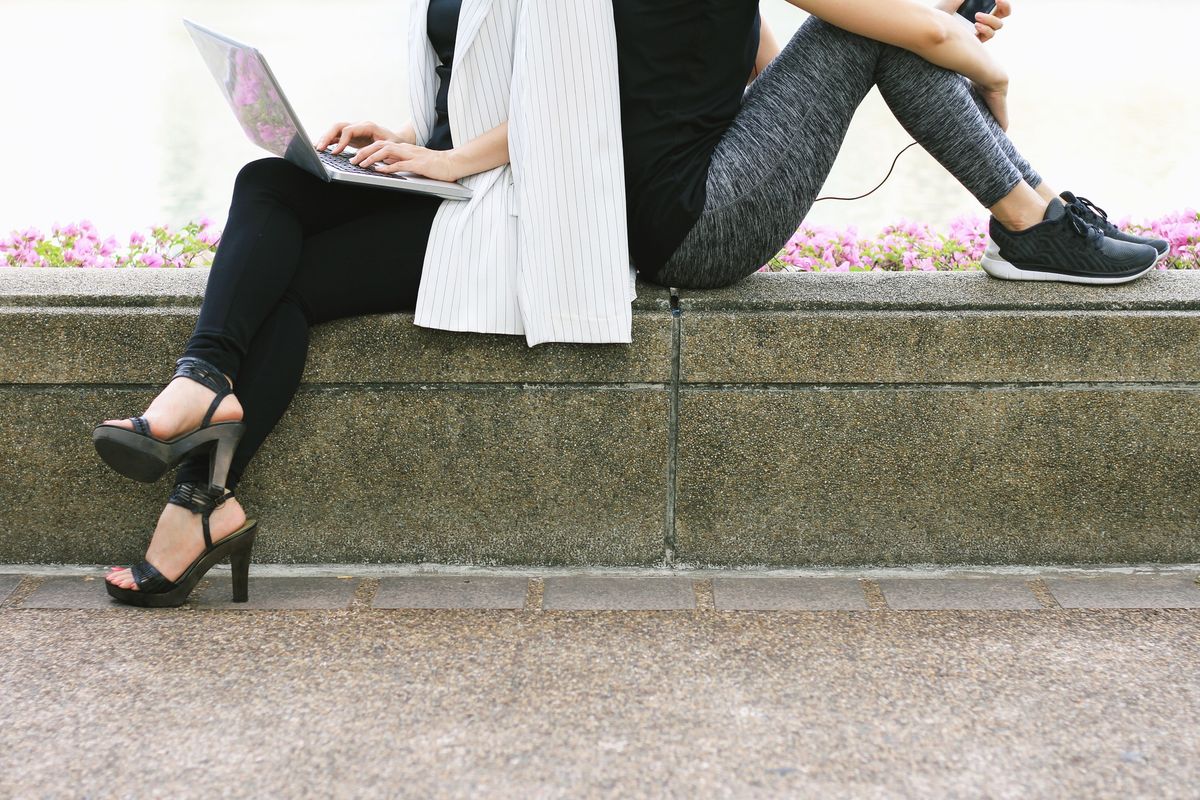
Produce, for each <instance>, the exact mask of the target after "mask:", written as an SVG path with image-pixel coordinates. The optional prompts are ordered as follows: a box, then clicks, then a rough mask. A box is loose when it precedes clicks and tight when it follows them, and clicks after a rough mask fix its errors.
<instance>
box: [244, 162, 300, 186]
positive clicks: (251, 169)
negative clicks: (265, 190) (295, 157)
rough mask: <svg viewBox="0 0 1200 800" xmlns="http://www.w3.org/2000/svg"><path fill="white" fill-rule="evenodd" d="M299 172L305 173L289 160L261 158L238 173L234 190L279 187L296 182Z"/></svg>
mask: <svg viewBox="0 0 1200 800" xmlns="http://www.w3.org/2000/svg"><path fill="white" fill-rule="evenodd" d="M297 172H301V173H303V172H304V171H303V170H301V169H300V168H299V167H297V166H296V165H295V164H293V163H292V162H290V161H288V160H287V159H283V158H278V157H275V156H272V157H269V158H260V159H257V160H255V161H251V162H249V163H248V164H246V165H245V166H243V167H242V168H241V169H240V170H239V171H238V174H237V180H236V181H234V189H235V190H237V189H247V188H251V187H253V188H262V187H264V186H277V185H279V184H281V183H282V182H284V181H287V180H294V179H295V177H296V173H297ZM304 174H307V173H304Z"/></svg>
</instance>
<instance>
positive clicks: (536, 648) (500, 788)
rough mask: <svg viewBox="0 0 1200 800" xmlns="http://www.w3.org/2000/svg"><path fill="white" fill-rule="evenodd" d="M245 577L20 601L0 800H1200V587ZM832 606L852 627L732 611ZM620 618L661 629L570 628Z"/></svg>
mask: <svg viewBox="0 0 1200 800" xmlns="http://www.w3.org/2000/svg"><path fill="white" fill-rule="evenodd" d="M12 569H13V570H15V569H22V568H12ZM253 570H254V571H253V573H252V576H251V586H250V592H251V600H252V604H253V603H258V604H259V605H260V606H261V607H260V608H257V609H255V608H250V609H246V607H245V606H239V607H238V608H239V609H244V610H234V611H230V610H226V609H227V607H228V606H229V604H227V603H226V601H227V600H228V585H227V580H228V578H227V572H225V573H224V574H220V573H218V574H215V575H214V577H213V578H212V580H211V582H210V584H209V586H208V587H206V589H205V591H203V592H201V593H200V594H199V596H198V597H197V598H196V600H195V601H194V602H191V603H189V604H188V605H187V606H185V607H183V608H180V609H165V610H144V609H129V608H125V607H121V606H111V605H102V604H101V605H99V606H98V605H97V604H96V603H95V602H94V600H95V598H96V597H97V596H98V595H99V596H101V597H102V598H103V599H104V600H105V601H107V597H106V596H105V595H103V586H102V585H100V584H99V582H98V580H96V579H95V578H93V579H92V580H90V581H89V580H86V579H84V578H82V577H79V576H72V575H70V574H69V573H70V572H71V570H70V569H67V570H63V569H34V568H24V570H23V571H24V572H25V573H27V574H24V575H21V574H17V575H15V576H14V577H6V576H5V575H3V574H0V597H7V599H6V600H5V601H4V602H3V604H2V605H0V696H2V697H3V698H4V702H3V703H0V796H2V797H161V796H177V797H181V798H190V797H202V796H203V797H209V796H214V795H215V796H228V797H263V796H284V797H381V796H397V797H400V796H403V797H422V798H423V797H479V796H490V797H522V798H528V797H684V796H687V797H695V796H704V797H708V796H713V797H743V796H754V797H798V796H799V797H805V796H818V797H822V798H824V797H856V798H857V797H920V798H928V797H964V796H970V797H977V796H988V797H1068V796H1087V797H1155V798H1160V797H1166V798H1170V797H1180V798H1184V797H1187V798H1192V797H1195V796H1196V789H1195V787H1196V786H1197V785H1200V758H1197V754H1198V753H1200V726H1197V724H1196V719H1197V718H1200V670H1198V669H1197V662H1198V660H1200V610H1197V608H1198V607H1200V603H1197V602H1195V601H1196V597H1197V595H1200V586H1197V585H1196V577H1197V575H1198V574H1200V570H1197V569H1195V568H1190V569H1178V570H1148V571H1106V572H1068V573H1059V572H1049V571H1029V572H1025V573H1021V572H1020V571H1001V572H996V573H987V574H984V573H919V572H912V573H909V572H903V571H895V572H888V573H863V574H861V575H855V574H851V573H845V574H840V573H839V574H825V575H814V574H811V573H805V574H799V573H797V574H787V575H783V576H780V575H779V574H772V575H770V576H764V575H758V574H750V575H747V574H736V575H735V574H731V573H685V574H683V575H680V574H670V575H662V574H618V575H611V574H608V575H605V574H601V575H594V574H592V575H583V574H576V573H552V572H540V571H539V572H534V573H503V572H491V573H488V572H480V571H472V572H469V573H464V574H457V575H442V576H430V575H427V574H421V573H419V572H417V571H415V570H410V571H407V574H390V573H388V572H386V571H381V570H377V569H376V570H371V569H368V568H361V569H358V570H354V569H353V568H346V569H345V571H344V572H343V573H342V574H344V575H347V576H349V577H342V578H339V577H337V574H338V570H307V571H306V570H283V569H275V570H272V569H269V568H259V567H254V568H253ZM10 571H11V570H10ZM2 572H3V570H0V573H2ZM64 573H67V574H64ZM314 573H316V574H314ZM93 574H95V573H94V572H93ZM531 577H532V579H531ZM435 578H436V580H435ZM752 582H757V583H752ZM855 590H857V593H856V591H855ZM1030 597H1032V598H1033V599H1032V601H1031V600H1030ZM439 603H440V604H441V605H451V606H454V608H450V609H440V608H411V606H418V605H436V604H439ZM822 603H823V604H824V605H826V606H830V607H835V609H839V610H784V611H780V610H739V611H735V610H721V609H722V608H729V609H733V608H743V609H744V608H747V607H754V606H764V605H765V606H770V607H772V608H777V609H794V608H797V607H802V608H811V607H812V606H814V605H820V604H822ZM288 604H291V605H290V607H289V605H288ZM39 605H41V606H52V605H57V606H58V607H44V608H42V607H35V606H39ZM479 605H483V606H489V607H488V608H473V607H471V606H479ZM272 606H274V607H276V608H275V609H272V608H271V607H272ZM391 606H395V607H391ZM611 606H617V607H620V608H627V609H628V608H641V609H659V610H607V611H599V610H566V609H590V608H596V607H611ZM279 607H282V610H280V608H279ZM962 607H968V608H974V609H979V610H961V608H962ZM662 608H666V609H674V610H661V609H662ZM847 608H851V609H857V610H846V609H847ZM930 608H933V609H937V610H918V609H930ZM956 608H957V609H959V610H955V609H956ZM558 609H562V610H558ZM910 609H911V610H910Z"/></svg>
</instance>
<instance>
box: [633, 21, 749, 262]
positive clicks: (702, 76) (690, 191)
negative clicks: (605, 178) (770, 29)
mask: <svg viewBox="0 0 1200 800" xmlns="http://www.w3.org/2000/svg"><path fill="white" fill-rule="evenodd" d="M613 11H614V12H615V15H616V27H617V55H618V58H619V73H620V82H621V133H622V139H623V141H624V146H625V184H626V194H627V204H628V211H629V246H630V251H631V255H632V257H633V262H634V264H635V265H636V266H637V268H638V270H639V271H640V272H642V273H644V274H646V275H648V276H650V277H654V275H655V274H656V273H657V272H658V270H659V269H660V268H661V267H662V265H663V264H665V263H666V262H667V261H668V260H669V259H670V257H671V255H672V254H673V253H674V252H675V250H676V249H677V248H678V247H679V245H680V244H681V243H682V242H683V240H684V237H686V236H687V234H688V231H690V230H691V229H692V227H693V226H695V224H696V220H698V219H699V218H700V214H701V212H702V211H703V210H704V201H705V198H706V197H707V195H708V192H707V190H706V185H705V184H706V182H707V180H708V167H709V164H710V163H711V161H712V154H713V150H715V149H716V146H717V143H718V142H719V141H720V140H721V136H722V135H724V133H725V131H726V129H727V128H728V127H729V125H730V123H732V122H733V119H734V117H735V116H737V113H738V111H739V110H740V109H741V105H742V93H743V92H744V91H745V88H746V81H748V80H749V79H750V74H751V72H753V70H754V62H755V58H756V57H757V55H758V35H759V26H760V24H761V22H760V19H759V16H758V0H613Z"/></svg>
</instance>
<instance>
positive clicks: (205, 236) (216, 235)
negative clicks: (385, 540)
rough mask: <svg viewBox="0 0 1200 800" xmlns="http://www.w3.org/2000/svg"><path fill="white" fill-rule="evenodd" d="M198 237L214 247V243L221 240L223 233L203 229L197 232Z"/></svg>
mask: <svg viewBox="0 0 1200 800" xmlns="http://www.w3.org/2000/svg"><path fill="white" fill-rule="evenodd" d="M196 238H197V239H198V240H199V241H200V243H201V244H205V245H208V246H209V247H212V246H213V245H214V244H216V243H217V242H219V241H221V234H220V232H218V231H210V230H202V231H200V233H198V234H196Z"/></svg>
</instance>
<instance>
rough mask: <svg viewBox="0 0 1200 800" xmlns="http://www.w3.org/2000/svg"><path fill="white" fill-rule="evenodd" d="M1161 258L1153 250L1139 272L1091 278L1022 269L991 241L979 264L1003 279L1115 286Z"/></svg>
mask: <svg viewBox="0 0 1200 800" xmlns="http://www.w3.org/2000/svg"><path fill="white" fill-rule="evenodd" d="M1161 259H1162V254H1161V253H1159V252H1158V251H1157V250H1155V251H1154V261H1153V263H1151V264H1150V266H1148V267H1146V268H1145V269H1144V270H1142V271H1141V272H1138V273H1136V274H1133V275H1122V276H1121V277H1119V278H1092V277H1088V276H1086V275H1067V274H1064V273H1062V272H1040V271H1038V270H1032V269H1022V268H1021V267H1018V266H1016V265H1015V264H1012V263H1011V262H1009V261H1005V260H1004V259H1003V258H1001V257H1000V249H999V248H998V247H996V243H995V242H991V243H989V244H988V249H987V251H986V252H985V253H984V254H983V261H982V262H981V266H982V267H983V271H984V272H986V273H987V274H988V275H991V276H992V277H993V278H999V279H1000V280H1005V281H1060V282H1062V283H1081V284H1086V285H1089V286H1115V285H1116V284H1119V283H1129V282H1130V281H1136V280H1137V279H1138V278H1141V277H1143V276H1144V275H1145V274H1146V273H1147V272H1150V271H1151V270H1153V269H1154V268H1155V267H1156V266H1158V262H1159V260H1161Z"/></svg>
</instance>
